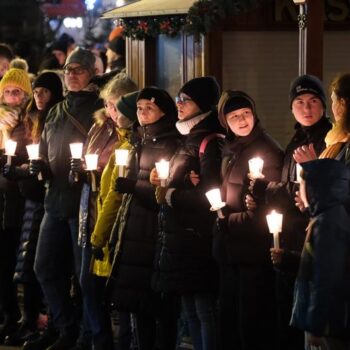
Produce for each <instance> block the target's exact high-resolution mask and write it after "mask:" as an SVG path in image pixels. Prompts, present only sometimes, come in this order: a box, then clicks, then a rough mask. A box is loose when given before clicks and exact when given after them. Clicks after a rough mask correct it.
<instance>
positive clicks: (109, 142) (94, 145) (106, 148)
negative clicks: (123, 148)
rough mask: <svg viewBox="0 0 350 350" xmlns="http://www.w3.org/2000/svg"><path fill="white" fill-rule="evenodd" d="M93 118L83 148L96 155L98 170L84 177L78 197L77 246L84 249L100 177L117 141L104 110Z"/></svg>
mask: <svg viewBox="0 0 350 350" xmlns="http://www.w3.org/2000/svg"><path fill="white" fill-rule="evenodd" d="M95 118H97V121H96V122H95V123H94V125H93V126H92V128H91V129H90V131H89V134H88V138H87V140H86V142H85V147H84V148H85V149H86V153H87V154H98V169H97V171H94V173H93V174H91V176H87V177H86V180H87V181H85V183H84V184H83V188H82V193H81V197H80V209H79V238H78V244H79V245H80V246H82V247H85V246H86V243H87V242H88V241H90V236H91V232H92V231H93V229H94V226H95V223H96V217H97V196H98V188H99V186H100V177H101V174H102V171H103V169H104V168H105V166H106V164H107V163H108V159H109V158H110V156H111V154H112V152H113V151H114V147H115V143H116V142H117V141H118V133H117V131H116V126H115V124H114V122H113V120H112V119H111V118H108V117H107V116H106V115H105V113H104V110H102V111H98V113H96V115H95ZM92 176H93V177H94V179H93V181H95V182H96V184H95V185H96V191H94V192H93V191H92V185H91V181H92Z"/></svg>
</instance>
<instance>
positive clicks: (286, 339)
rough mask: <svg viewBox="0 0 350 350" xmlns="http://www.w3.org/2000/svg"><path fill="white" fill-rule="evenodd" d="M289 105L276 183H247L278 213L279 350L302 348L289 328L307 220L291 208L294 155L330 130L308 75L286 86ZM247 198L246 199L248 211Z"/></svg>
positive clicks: (320, 92)
mask: <svg viewBox="0 0 350 350" xmlns="http://www.w3.org/2000/svg"><path fill="white" fill-rule="evenodd" d="M289 103H290V108H291V110H292V113H293V116H294V118H295V120H296V124H295V133H294V135H293V137H292V139H291V141H290V142H289V144H288V145H287V147H286V149H285V156H284V165H283V170H282V177H281V181H280V182H270V183H268V182H267V181H264V180H263V179H257V180H255V181H254V180H253V181H252V182H251V189H252V194H253V196H254V197H255V198H256V199H257V200H263V201H264V200H265V201H266V202H267V204H269V205H272V206H274V208H275V209H276V210H278V211H279V212H280V213H282V214H283V215H284V216H283V228H282V233H281V235H280V240H281V242H280V249H275V248H272V249H271V259H272V262H273V263H274V264H275V267H276V269H277V271H279V272H278V273H279V279H278V281H279V283H278V298H279V300H278V307H279V310H278V312H279V321H280V322H279V325H278V327H279V331H278V334H279V342H280V346H281V348H282V349H295V348H298V347H301V348H302V347H303V343H304V339H303V334H302V332H299V331H298V330H296V329H294V328H292V327H290V326H289V320H290V315H291V310H292V304H293V288H294V282H295V278H296V275H297V271H298V266H299V260H300V254H301V250H302V247H303V244H304V240H305V229H306V226H307V224H308V218H307V216H306V215H305V214H303V213H301V212H300V211H299V209H298V208H297V207H296V206H295V195H296V192H297V191H298V186H299V185H298V184H297V183H296V181H297V175H296V162H295V160H294V158H293V154H294V151H295V150H296V149H297V148H298V147H301V146H306V145H309V144H313V146H314V148H315V151H316V154H317V155H320V154H321V152H322V151H323V150H324V148H325V146H326V145H325V141H324V139H325V136H326V134H327V132H328V131H329V130H330V128H331V123H330V122H329V120H328V119H327V117H326V108H325V105H326V99H325V92H324V89H323V87H322V83H321V81H320V80H319V79H318V78H317V77H315V76H311V75H307V74H306V75H302V76H299V77H297V78H296V79H295V80H294V81H293V82H292V83H291V85H290V92H289ZM251 199H252V198H251V197H249V196H248V198H247V205H248V208H251V202H250V201H251Z"/></svg>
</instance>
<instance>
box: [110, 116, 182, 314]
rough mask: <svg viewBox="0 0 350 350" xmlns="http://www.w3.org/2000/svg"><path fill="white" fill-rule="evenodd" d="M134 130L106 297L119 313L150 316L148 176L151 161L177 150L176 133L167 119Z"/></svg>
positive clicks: (152, 212)
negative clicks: (130, 187) (131, 183)
mask: <svg viewBox="0 0 350 350" xmlns="http://www.w3.org/2000/svg"><path fill="white" fill-rule="evenodd" d="M137 131H138V135H139V142H137V143H134V147H135V150H136V152H135V156H134V157H133V159H132V160H131V168H133V169H132V170H130V173H129V176H128V177H130V178H134V179H136V184H135V188H134V191H133V194H132V199H131V202H130V205H129V206H128V215H127V221H126V223H125V227H124V230H123V232H122V233H121V235H120V236H119V242H118V243H117V245H118V248H117V250H116V255H115V257H114V261H113V267H112V274H111V277H110V280H109V286H110V293H109V295H110V298H111V301H112V302H113V303H114V304H115V306H116V308H117V309H118V310H120V311H128V312H142V313H148V314H154V313H157V311H158V310H159V300H160V299H159V294H157V293H155V292H154V291H153V290H152V289H151V278H152V272H153V261H154V255H155V249H156V242H157V234H158V220H157V218H158V210H159V206H158V204H157V202H156V198H155V188H154V186H153V185H151V184H150V182H149V176H150V172H151V170H152V169H153V168H154V167H155V162H158V161H159V160H161V159H166V160H170V158H171V157H172V155H173V154H174V152H175V150H176V148H177V143H178V138H179V134H178V132H177V130H176V128H175V122H174V119H173V118H170V117H168V116H164V117H162V118H161V119H160V120H159V121H157V122H156V123H154V124H150V125H147V126H143V127H138V130H137ZM132 164H134V166H132ZM120 210H124V207H121V208H120Z"/></svg>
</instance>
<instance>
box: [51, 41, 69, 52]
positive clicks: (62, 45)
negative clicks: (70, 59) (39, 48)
mask: <svg viewBox="0 0 350 350" xmlns="http://www.w3.org/2000/svg"><path fill="white" fill-rule="evenodd" d="M67 49H68V42H67V41H66V40H57V41H54V42H53V43H52V45H51V51H62V52H64V53H65V54H66V53H67Z"/></svg>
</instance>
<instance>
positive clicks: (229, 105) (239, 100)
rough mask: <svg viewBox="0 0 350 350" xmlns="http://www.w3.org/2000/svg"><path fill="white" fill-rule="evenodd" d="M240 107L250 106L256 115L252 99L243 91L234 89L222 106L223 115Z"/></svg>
mask: <svg viewBox="0 0 350 350" xmlns="http://www.w3.org/2000/svg"><path fill="white" fill-rule="evenodd" d="M241 108H250V109H251V110H252V112H253V114H254V116H256V109H255V102H254V100H253V99H252V98H251V97H250V96H249V95H247V94H246V93H245V92H243V91H234V92H233V93H232V94H231V96H230V98H229V99H228V100H227V101H226V103H225V106H224V110H223V112H224V115H226V114H227V113H230V112H232V111H236V110H237V109H241Z"/></svg>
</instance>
